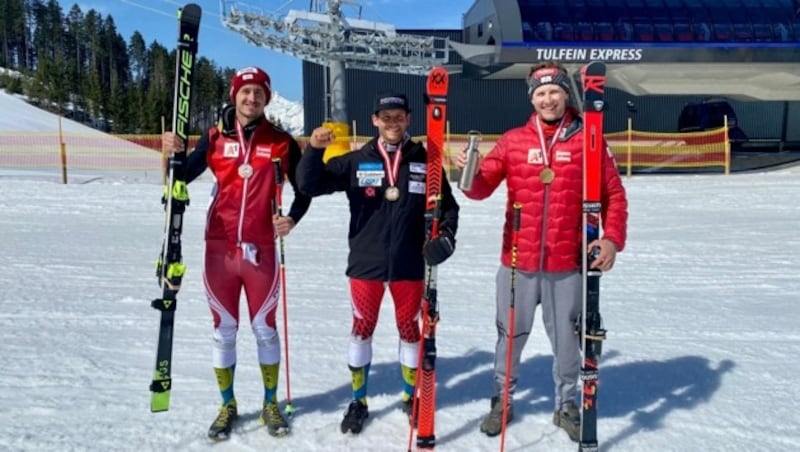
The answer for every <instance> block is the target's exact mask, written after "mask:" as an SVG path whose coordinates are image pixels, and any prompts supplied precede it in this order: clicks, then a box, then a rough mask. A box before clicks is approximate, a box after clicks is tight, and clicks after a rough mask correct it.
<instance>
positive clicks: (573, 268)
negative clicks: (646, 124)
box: [455, 62, 628, 441]
mask: <svg viewBox="0 0 800 452" xmlns="http://www.w3.org/2000/svg"><path fill="white" fill-rule="evenodd" d="M528 87H529V90H528V95H529V96H530V100H531V103H532V104H533V107H534V110H535V112H534V113H533V114H532V115H531V117H530V119H529V120H528V121H527V122H526V123H525V125H523V126H521V127H518V128H515V129H512V130H509V131H508V132H506V133H505V134H503V135H502V136H501V137H500V139H499V140H498V141H497V144H496V145H495V146H494V148H492V150H491V151H490V152H489V153H488V154H487V155H486V157H485V158H483V159H482V160H481V162H480V164H479V166H478V169H477V173H476V174H475V178H474V181H473V183H472V186H471V187H470V190H468V191H465V192H464V194H465V195H466V196H467V197H468V198H471V199H476V200H480V199H485V198H487V197H489V196H490V195H491V194H492V193H493V192H494V190H495V189H496V188H497V187H498V185H499V184H500V182H501V181H503V180H504V179H505V181H506V186H507V192H508V194H507V196H508V200H507V203H506V214H505V225H504V227H503V248H502V253H501V265H500V269H499V271H498V272H497V280H496V303H497V310H496V323H497V345H496V348H495V361H494V384H495V388H494V389H495V396H494V397H492V400H491V411H490V413H489V414H488V415H487V416H486V417H485V418H484V419H483V421H482V422H481V426H480V430H481V431H482V432H483V433H485V434H487V435H489V436H494V435H497V434H499V433H500V432H501V429H502V425H501V424H502V414H503V411H502V410H503V404H502V401H503V395H504V383H505V375H506V372H510V385H509V388H508V391H509V410H508V415H507V420H508V421H509V422H510V421H511V420H512V419H513V418H514V411H513V405H512V404H511V400H512V398H511V395H512V394H513V393H514V390H515V389H516V387H517V381H518V378H519V363H520V355H521V354H522V350H523V348H524V346H525V343H526V341H527V340H528V337H529V335H530V332H531V328H532V325H533V319H534V314H535V312H536V307H537V305H541V307H542V316H543V320H544V325H545V330H546V332H547V337H548V338H549V340H550V345H551V348H552V351H553V355H554V359H553V380H554V383H555V396H554V402H555V407H554V408H555V409H554V413H553V422H554V423H555V425H557V426H559V427H561V428H563V429H564V430H565V431H566V432H567V434H568V435H569V437H570V439H572V440H573V441H578V440H579V437H580V413H579V411H578V408H577V404H576V399H577V396H578V394H577V382H578V374H579V370H580V350H579V336H578V335H576V334H575V322H576V320H577V318H578V316H579V314H580V312H581V299H582V297H581V293H582V291H581V287H582V275H581V253H582V252H583V251H584V250H582V249H581V242H582V240H581V237H582V231H581V228H582V212H583V210H582V201H583V178H582V173H583V169H582V168H583V167H582V165H583V133H582V124H583V123H582V120H581V117H580V115H579V114H578V112H577V110H575V109H574V108H572V107H569V106H568V105H567V100H568V99H569V93H570V85H569V75H568V74H567V71H566V70H565V69H564V68H563V67H562V66H561V65H559V64H557V63H553V62H546V63H541V64H539V65H537V66H534V67H533V68H532V69H531V72H530V75H529V76H528ZM604 146H605V148H606V149H607V150H608V152H606V153H604V156H603V162H602V205H603V209H602V220H603V221H602V224H603V236H602V237H601V238H600V239H599V240H596V241H594V242H592V243H590V244H588V247H589V249H590V250H591V249H594V248H599V256H598V257H597V259H596V260H595V261H594V263H593V267H596V268H599V269H600V270H602V271H608V270H611V268H612V267H613V266H614V260H615V256H616V254H617V252H618V251H621V250H622V248H623V247H624V246H625V239H626V228H627V219H628V211H627V209H628V202H627V198H626V195H625V189H624V188H623V186H622V180H621V178H620V176H619V173H618V171H617V166H616V163H615V161H614V157H613V155H612V154H611V151H610V149H609V148H608V145H607V144H606V143H605V142H604ZM455 164H456V166H457V167H459V168H464V167H465V165H466V150H465V151H464V152H461V153H459V154H458V155H457V156H456V159H455ZM515 203H520V204H521V205H522V209H521V221H520V230H519V233H518V238H519V239H518V246H517V249H518V259H517V264H516V272H517V273H516V276H515V281H514V291H515V304H514V313H515V322H514V323H515V325H514V332H515V334H514V340H513V350H512V354H511V356H512V363H511V369H506V359H505V357H506V353H507V346H508V338H507V333H506V331H508V329H509V326H508V325H507V323H508V320H509V308H510V294H511V287H510V285H511V281H510V274H511V269H510V265H511V248H512V244H511V236H512V224H513V223H512V220H513V205H514V204H515Z"/></svg>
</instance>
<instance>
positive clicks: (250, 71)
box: [230, 66, 272, 105]
mask: <svg viewBox="0 0 800 452" xmlns="http://www.w3.org/2000/svg"><path fill="white" fill-rule="evenodd" d="M251 83H252V84H256V85H261V86H263V87H264V91H266V93H267V101H266V103H265V105H267V104H269V101H270V99H272V89H271V88H270V79H269V75H267V73H266V72H264V71H263V70H262V69H261V68H257V67H255V66H250V67H246V68H243V69H239V71H237V72H236V74H234V75H233V77H232V78H231V92H230V97H231V102H233V103H234V104H235V103H236V93H238V92H239V90H240V89H242V87H243V86H244V85H249V84H251Z"/></svg>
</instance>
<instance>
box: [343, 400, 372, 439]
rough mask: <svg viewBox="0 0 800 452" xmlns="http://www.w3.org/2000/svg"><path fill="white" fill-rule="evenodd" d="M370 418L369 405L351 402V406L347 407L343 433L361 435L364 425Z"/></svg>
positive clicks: (356, 401) (355, 401)
mask: <svg viewBox="0 0 800 452" xmlns="http://www.w3.org/2000/svg"><path fill="white" fill-rule="evenodd" d="M368 417H369V410H368V409H367V405H366V404H364V403H363V402H361V401H359V400H353V401H352V402H350V406H348V407H347V413H345V415H344V419H342V433H348V432H349V433H353V434H356V435H357V434H359V433H361V429H363V428H364V423H365V422H366V421H367V418H368Z"/></svg>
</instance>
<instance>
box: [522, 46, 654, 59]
mask: <svg viewBox="0 0 800 452" xmlns="http://www.w3.org/2000/svg"><path fill="white" fill-rule="evenodd" d="M536 59H537V60H539V61H544V60H550V61H589V60H590V61H639V60H641V59H642V49H631V48H629V49H625V48H619V49H608V48H606V49H597V48H590V47H588V48H587V47H583V48H580V47H579V48H569V47H557V48H544V49H542V48H537V49H536Z"/></svg>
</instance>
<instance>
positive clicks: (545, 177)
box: [539, 168, 556, 184]
mask: <svg viewBox="0 0 800 452" xmlns="http://www.w3.org/2000/svg"><path fill="white" fill-rule="evenodd" d="M555 178H556V173H555V172H553V170H551V169H550V168H545V169H543V170H542V172H541V173H539V180H540V181H542V183H543V184H549V183H550V182H553V179H555Z"/></svg>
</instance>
